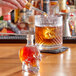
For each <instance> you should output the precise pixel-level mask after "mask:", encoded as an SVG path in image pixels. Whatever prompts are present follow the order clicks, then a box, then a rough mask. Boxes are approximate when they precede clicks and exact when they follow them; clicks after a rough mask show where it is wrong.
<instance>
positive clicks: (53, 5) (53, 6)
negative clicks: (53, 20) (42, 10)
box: [50, 0, 59, 14]
mask: <svg viewBox="0 0 76 76" xmlns="http://www.w3.org/2000/svg"><path fill="white" fill-rule="evenodd" d="M50 14H59V3H58V0H50Z"/></svg>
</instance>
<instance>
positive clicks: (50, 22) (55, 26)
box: [35, 15, 63, 51]
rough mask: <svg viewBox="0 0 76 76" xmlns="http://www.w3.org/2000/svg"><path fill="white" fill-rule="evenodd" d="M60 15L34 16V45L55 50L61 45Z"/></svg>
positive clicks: (42, 48)
mask: <svg viewBox="0 0 76 76" xmlns="http://www.w3.org/2000/svg"><path fill="white" fill-rule="evenodd" d="M62 20H63V18H62V16H50V15H49V16H42V15H36V16H35V45H37V46H38V48H39V50H42V51H44V50H48V51H51V50H56V49H59V48H61V47H62V43H63V38H62V25H63V24H62V23H63V22H62Z"/></svg>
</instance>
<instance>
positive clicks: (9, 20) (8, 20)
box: [3, 13, 11, 22]
mask: <svg viewBox="0 0 76 76" xmlns="http://www.w3.org/2000/svg"><path fill="white" fill-rule="evenodd" d="M3 20H4V21H7V22H11V13H8V14H7V15H4V16H3Z"/></svg>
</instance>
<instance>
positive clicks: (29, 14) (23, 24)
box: [14, 0, 34, 34]
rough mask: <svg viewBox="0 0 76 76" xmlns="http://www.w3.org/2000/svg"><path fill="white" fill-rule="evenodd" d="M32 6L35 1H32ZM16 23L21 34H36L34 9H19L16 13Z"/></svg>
mask: <svg viewBox="0 0 76 76" xmlns="http://www.w3.org/2000/svg"><path fill="white" fill-rule="evenodd" d="M29 2H31V3H32V4H33V3H34V2H33V1H30V0H29ZM14 23H15V24H16V26H17V27H18V28H19V30H20V31H21V34H27V33H29V32H31V33H34V11H33V10H32V9H26V8H24V9H22V10H20V9H17V10H15V11H14Z"/></svg>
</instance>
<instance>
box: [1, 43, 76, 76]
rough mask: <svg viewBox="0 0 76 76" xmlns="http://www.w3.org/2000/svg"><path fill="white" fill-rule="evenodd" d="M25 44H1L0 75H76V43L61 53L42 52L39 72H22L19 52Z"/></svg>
mask: <svg viewBox="0 0 76 76" xmlns="http://www.w3.org/2000/svg"><path fill="white" fill-rule="evenodd" d="M23 46H25V44H0V76H76V44H64V46H66V47H69V49H68V50H67V51H65V52H63V53H60V54H50V53H41V54H42V61H41V62H40V70H39V73H38V74H32V73H31V74H28V73H26V72H22V71H21V70H22V69H21V62H20V60H19V57H18V52H19V49H20V48H21V47H23Z"/></svg>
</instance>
